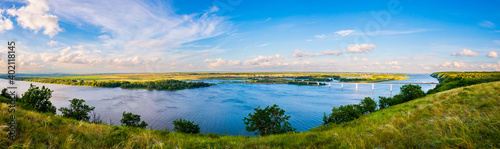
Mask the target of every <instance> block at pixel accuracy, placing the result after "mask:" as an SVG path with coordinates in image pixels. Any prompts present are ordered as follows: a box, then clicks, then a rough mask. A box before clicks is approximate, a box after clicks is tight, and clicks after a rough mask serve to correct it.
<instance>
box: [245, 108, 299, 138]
mask: <svg viewBox="0 0 500 149" xmlns="http://www.w3.org/2000/svg"><path fill="white" fill-rule="evenodd" d="M254 110H255V112H254V113H253V114H251V113H250V114H248V116H249V118H247V117H245V118H243V122H244V123H245V125H247V126H245V129H246V130H247V131H249V132H254V131H257V132H256V133H255V134H256V135H260V136H267V135H271V134H280V133H286V132H293V131H295V130H296V129H295V128H292V127H291V125H290V123H289V122H288V119H289V118H290V116H287V115H285V110H282V109H280V108H279V107H278V105H276V104H274V105H273V106H272V107H269V106H267V107H266V108H264V109H261V108H260V106H259V107H257V108H255V109H254Z"/></svg>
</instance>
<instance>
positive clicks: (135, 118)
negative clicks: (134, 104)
mask: <svg viewBox="0 0 500 149" xmlns="http://www.w3.org/2000/svg"><path fill="white" fill-rule="evenodd" d="M122 115H123V118H122V119H121V120H120V122H121V123H122V126H130V127H139V128H146V126H148V123H146V122H144V121H142V122H141V116H140V115H135V114H132V113H131V112H125V111H123V114H122ZM139 122H140V123H139Z"/></svg>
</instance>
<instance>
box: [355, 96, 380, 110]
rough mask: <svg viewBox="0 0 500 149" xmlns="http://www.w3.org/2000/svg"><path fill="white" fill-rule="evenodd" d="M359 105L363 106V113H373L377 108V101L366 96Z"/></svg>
mask: <svg viewBox="0 0 500 149" xmlns="http://www.w3.org/2000/svg"><path fill="white" fill-rule="evenodd" d="M359 105H360V106H361V113H362V114H367V113H372V112H375V110H376V109H377V103H376V102H375V101H374V100H373V99H372V98H370V97H365V99H364V100H362V101H361V103H360V104H359Z"/></svg>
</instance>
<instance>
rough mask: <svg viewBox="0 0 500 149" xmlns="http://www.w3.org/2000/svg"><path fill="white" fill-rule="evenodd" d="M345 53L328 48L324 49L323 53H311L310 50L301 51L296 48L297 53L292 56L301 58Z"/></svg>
mask: <svg viewBox="0 0 500 149" xmlns="http://www.w3.org/2000/svg"><path fill="white" fill-rule="evenodd" d="M341 54H343V52H342V51H337V50H335V51H329V50H326V51H324V52H323V53H309V52H306V51H300V50H298V49H296V50H295V53H294V54H293V55H292V57H294V58H301V57H314V56H327V55H335V56H338V55H341Z"/></svg>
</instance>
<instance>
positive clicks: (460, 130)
mask: <svg viewBox="0 0 500 149" xmlns="http://www.w3.org/2000/svg"><path fill="white" fill-rule="evenodd" d="M499 93H500V82H491V83H483V84H477V85H473V86H468V87H462V88H456V89H453V90H449V91H444V92H439V93H436V94H432V95H428V96H426V97H424V98H420V99H416V100H412V101H409V102H406V103H402V104H399V105H395V106H391V107H389V108H386V109H383V110H380V111H377V112H374V113H371V114H367V115H364V116H362V117H360V118H359V119H356V120H354V121H351V122H347V123H343V124H340V125H331V126H328V127H319V128H314V129H312V130H310V131H308V132H300V133H287V134H281V135H271V136H266V137H242V136H217V135H214V134H181V133H174V132H165V131H160V130H145V129H139V128H129V127H121V126H109V125H104V124H90V123H86V122H80V121H76V120H71V119H65V118H61V117H60V116H51V115H50V114H40V113H35V112H30V111H25V110H21V111H20V112H18V113H17V123H18V128H19V129H18V133H19V136H20V138H18V139H17V140H16V141H14V142H11V141H10V140H8V139H7V138H6V137H0V148H4V147H8V146H10V147H13V148H15V147H29V148H34V147H36V148H177V147H178V148H377V147H381V148H499V147H500V114H499V113H500V94H499ZM2 98H3V97H2ZM0 107H1V108H0V113H1V116H0V128H1V132H0V133H1V134H4V136H6V133H7V130H8V129H7V122H8V121H9V115H8V112H7V105H6V104H1V106H0ZM325 112H327V111H325Z"/></svg>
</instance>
